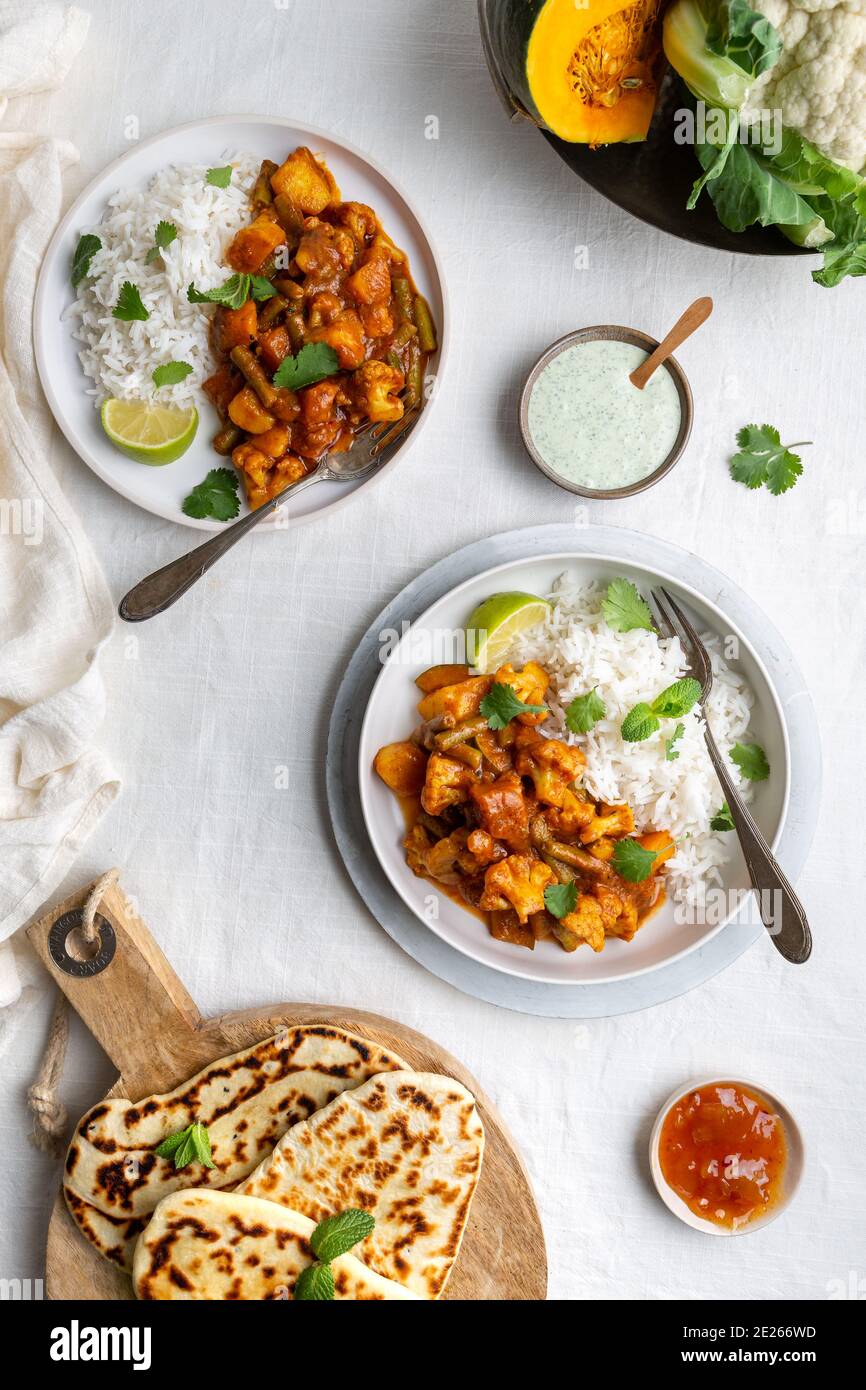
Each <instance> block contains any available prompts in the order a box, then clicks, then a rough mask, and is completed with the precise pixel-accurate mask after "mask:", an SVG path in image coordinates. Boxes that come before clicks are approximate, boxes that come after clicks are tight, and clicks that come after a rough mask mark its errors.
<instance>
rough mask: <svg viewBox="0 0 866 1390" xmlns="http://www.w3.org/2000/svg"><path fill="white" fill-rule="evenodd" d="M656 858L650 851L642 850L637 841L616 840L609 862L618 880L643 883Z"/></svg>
mask: <svg viewBox="0 0 866 1390" xmlns="http://www.w3.org/2000/svg"><path fill="white" fill-rule="evenodd" d="M657 858H658V856H657V855H656V854H654V853H653V851H652V850H651V849H644V847H643V845H639V844H638V842H637V840H617V842H616V844H615V845H614V847H613V856H612V860H611V862H612V863H613V867H614V868H615V869H616V871H617V873H618V874H619V876H620V878H624V879H625V880H626V882H627V883H643V881H644V879H647V878H649V876H650V874H651V873H652V871H653V865H654V864H655V862H656V859H657Z"/></svg>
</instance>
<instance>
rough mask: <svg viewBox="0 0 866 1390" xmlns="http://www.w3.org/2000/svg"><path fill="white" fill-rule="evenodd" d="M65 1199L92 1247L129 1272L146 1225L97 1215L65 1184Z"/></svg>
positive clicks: (132, 1219) (137, 1221) (141, 1222)
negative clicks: (132, 1258) (136, 1243)
mask: <svg viewBox="0 0 866 1390" xmlns="http://www.w3.org/2000/svg"><path fill="white" fill-rule="evenodd" d="M63 1195H64V1197H65V1198H66V1204H67V1206H68V1208H69V1211H70V1213H71V1215H72V1216H73V1217H74V1219H75V1222H76V1224H77V1226H78V1228H79V1230H80V1231H82V1232H83V1234H84V1235H85V1236H86V1237H87V1239H88V1240H89V1241H90V1242H91V1244H92V1245H95V1246H96V1248H97V1249H98V1250H99V1252H100V1254H101V1255H104V1257H105V1259H106V1260H110V1262H111V1263H112V1264H115V1265H119V1266H120V1268H121V1269H124V1270H125V1269H128V1268H129V1263H130V1253H131V1250H132V1247H133V1246H134V1245H135V1242H136V1241H137V1240H138V1237H139V1236H140V1235H141V1232H142V1231H143V1230H144V1227H145V1224H146V1223H145V1222H144V1221H141V1220H140V1219H139V1218H138V1217H135V1216H133V1217H124V1216H109V1214H108V1213H107V1212H104V1211H98V1210H97V1208H96V1207H93V1206H91V1205H90V1203H89V1202H85V1201H84V1199H83V1197H79V1196H78V1194H77V1193H76V1192H73V1190H72V1188H71V1187H67V1186H66V1185H65V1184H64V1188H63ZM115 1242H116V1243H115Z"/></svg>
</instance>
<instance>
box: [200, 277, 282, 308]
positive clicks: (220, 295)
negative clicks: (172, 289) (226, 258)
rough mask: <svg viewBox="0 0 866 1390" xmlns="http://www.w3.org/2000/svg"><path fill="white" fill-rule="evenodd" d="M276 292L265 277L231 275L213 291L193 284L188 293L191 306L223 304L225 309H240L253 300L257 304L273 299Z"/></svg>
mask: <svg viewBox="0 0 866 1390" xmlns="http://www.w3.org/2000/svg"><path fill="white" fill-rule="evenodd" d="M275 294H276V290H275V289H274V287H273V285H272V284H271V282H270V280H266V279H265V277H264V276H263V275H230V276H229V278H228V279H227V280H226V281H225V282H224V283H223V284H222V285H216V286H215V287H214V289H212V290H197V289H196V287H195V284H191V285H190V286H189V287H188V289H187V292H186V297H187V299H188V300H189V302H190V304H222V306H223V308H225V309H240V308H242V307H243V305H244V304H246V302H247V300H248V299H250V298H252V299H254V300H256V302H257V303H259V302H261V300H263V299H272V298H273V296H274V295H275Z"/></svg>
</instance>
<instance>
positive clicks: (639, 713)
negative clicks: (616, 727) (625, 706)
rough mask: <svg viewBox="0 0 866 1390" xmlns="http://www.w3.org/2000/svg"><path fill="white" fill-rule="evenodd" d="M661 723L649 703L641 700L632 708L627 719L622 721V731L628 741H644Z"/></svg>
mask: <svg viewBox="0 0 866 1390" xmlns="http://www.w3.org/2000/svg"><path fill="white" fill-rule="evenodd" d="M660 728H661V724H660V722H659V720H658V719H657V717H656V715H655V714H653V712H652V710H651V709H650V707H649V705H647V704H645V703H644V702H643V701H641V703H640V704H637V705H635V707H634V709H630V710H629V712H628V714H627V715H626V717H625V719H624V720H623V721H622V727H621V729H620V733H621V734H622V737H623V738H624V739H625V741H626V743H642V742H643V740H644V739H645V738H649V736H650V734H654V733H655V732H656V730H657V729H660Z"/></svg>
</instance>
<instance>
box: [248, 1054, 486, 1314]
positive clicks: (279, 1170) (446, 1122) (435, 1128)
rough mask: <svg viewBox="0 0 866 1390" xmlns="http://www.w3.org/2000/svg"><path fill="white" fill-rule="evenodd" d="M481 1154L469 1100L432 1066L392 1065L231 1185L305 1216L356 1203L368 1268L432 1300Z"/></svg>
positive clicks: (453, 1253)
mask: <svg viewBox="0 0 866 1390" xmlns="http://www.w3.org/2000/svg"><path fill="white" fill-rule="evenodd" d="M483 1153H484V1129H483V1126H482V1124H481V1119H480V1117H479V1114H478V1111H477V1109H476V1107H475V1100H474V1098H473V1097H472V1096H471V1095H470V1093H469V1092H468V1091H467V1090H466V1088H465V1087H464V1086H461V1085H460V1083H459V1082H457V1081H452V1080H451V1078H450V1077H448V1076H439V1075H437V1074H435V1073H427V1072H410V1071H402V1072H400V1071H392V1072H388V1073H383V1074H382V1075H380V1076H374V1077H373V1078H372V1080H370V1081H367V1082H365V1083H364V1085H363V1086H359V1087H358V1088H357V1090H354V1091H347V1092H345V1093H344V1094H343V1095H341V1096H338V1097H337V1099H336V1100H333V1101H331V1103H330V1105H327V1106H325V1108H324V1109H323V1110H319V1111H318V1112H317V1113H316V1114H315V1115H313V1116H311V1117H310V1119H309V1120H303V1121H302V1122H301V1123H300V1124H296V1125H294V1126H293V1128H292V1129H290V1130H289V1131H288V1132H287V1133H286V1134H285V1135H284V1136H283V1138H282V1139H281V1140H280V1142H279V1144H278V1145H277V1147H276V1148H275V1149H274V1151H273V1153H272V1154H271V1155H270V1157H269V1158H266V1159H265V1161H264V1162H263V1163H261V1164H260V1165H259V1167H258V1168H257V1169H256V1170H255V1172H254V1173H251V1174H250V1176H249V1177H248V1178H247V1179H246V1181H245V1182H243V1183H241V1185H240V1187H239V1188H238V1189H237V1191H238V1193H239V1194H244V1195H247V1196H251V1197H263V1198H266V1199H267V1200H269V1201H271V1202H279V1203H280V1204H281V1205H282V1206H285V1207H289V1208H291V1209H292V1210H293V1211H298V1212H301V1213H302V1214H303V1215H304V1216H308V1217H309V1218H310V1219H311V1220H312V1221H315V1222H319V1221H321V1220H323V1219H324V1217H326V1216H331V1215H333V1214H334V1213H336V1212H340V1211H345V1210H346V1209H347V1208H348V1207H362V1208H363V1209H364V1210H365V1211H369V1212H370V1213H371V1215H372V1216H374V1217H375V1219H376V1228H375V1230H374V1231H373V1234H372V1235H371V1236H369V1237H368V1238H367V1240H365V1241H364V1242H363V1243H362V1244H361V1245H359V1246H358V1247H357V1249H356V1253H357V1255H358V1256H359V1257H360V1258H361V1259H362V1260H363V1261H364V1263H365V1264H367V1265H369V1267H370V1269H373V1270H375V1271H376V1272H377V1273H378V1274H381V1275H383V1276H384V1277H385V1278H387V1279H394V1280H396V1281H397V1282H398V1283H400V1284H404V1285H405V1286H406V1287H407V1288H409V1289H411V1290H412V1291H413V1293H416V1294H418V1295H419V1296H420V1297H421V1298H439V1297H440V1296H441V1294H442V1291H443V1289H444V1288H445V1284H446V1282H447V1279H448V1275H449V1274H450V1273H451V1267H452V1265H453V1264H454V1261H455V1260H456V1258H457V1254H458V1251H459V1250H460V1242H461V1241H462V1239H463V1232H464V1230H465V1228H466V1222H467V1220H468V1217H469V1207H470V1204H471V1202H472V1198H473V1195H474V1193H475V1187H476V1184H477V1182H478V1176H479V1173H480V1172H481V1160H482V1156H483Z"/></svg>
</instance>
